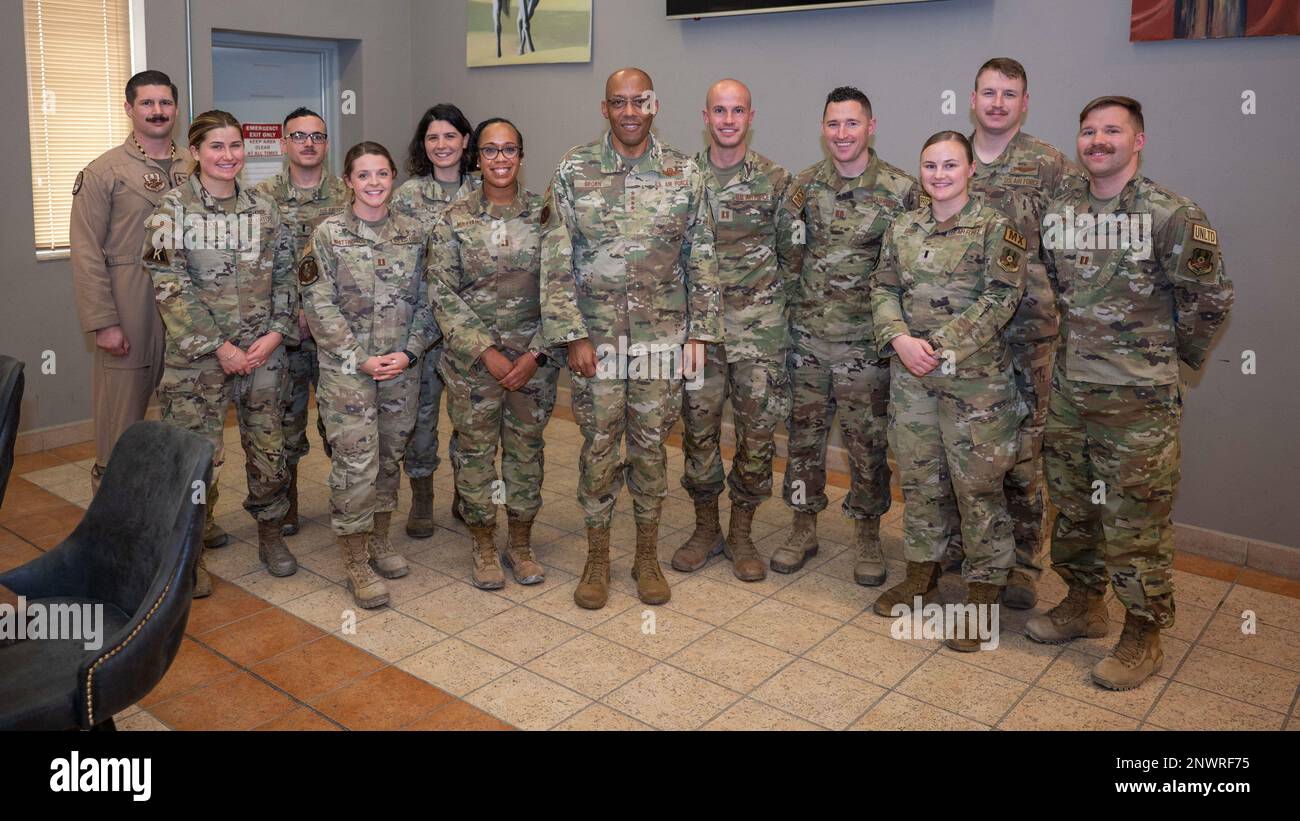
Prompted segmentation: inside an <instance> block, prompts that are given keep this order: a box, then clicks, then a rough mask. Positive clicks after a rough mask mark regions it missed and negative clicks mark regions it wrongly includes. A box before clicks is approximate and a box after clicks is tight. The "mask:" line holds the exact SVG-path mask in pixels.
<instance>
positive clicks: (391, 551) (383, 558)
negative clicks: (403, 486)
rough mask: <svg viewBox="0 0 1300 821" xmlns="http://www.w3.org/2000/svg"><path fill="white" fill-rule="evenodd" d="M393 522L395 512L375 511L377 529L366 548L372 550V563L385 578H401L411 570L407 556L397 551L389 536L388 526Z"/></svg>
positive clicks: (371, 535) (376, 570)
mask: <svg viewBox="0 0 1300 821" xmlns="http://www.w3.org/2000/svg"><path fill="white" fill-rule="evenodd" d="M392 523H393V512H392V511H391V510H390V511H386V512H384V513H378V512H376V513H375V529H374V531H373V532H372V533H371V534H370V541H369V542H368V543H367V544H366V549H367V550H368V551H369V552H370V565H371V567H373V568H374V569H375V572H376V573H378V574H379V575H381V576H383V577H384V578H385V579H400V578H402V577H403V576H405V575H406V574H407V573H409V572H410V570H411V566H410V565H409V564H407V563H406V557H405V556H403V555H402V554H401V553H398V552H397V548H395V547H393V542H392V541H391V540H390V539H389V538H388V528H389V527H391V526H392Z"/></svg>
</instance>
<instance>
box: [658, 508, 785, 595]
mask: <svg viewBox="0 0 1300 821" xmlns="http://www.w3.org/2000/svg"><path fill="white" fill-rule="evenodd" d="M755 510H757V508H752V507H745V506H744V505H738V504H736V503H735V502H732V504H731V521H730V522H728V523H727V540H726V542H725V543H724V546H723V552H724V553H726V554H727V558H728V559H731V573H732V575H734V576H735V577H736V578H737V579H740V580H741V581H742V582H761V581H762V580H763V579H766V578H767V565H766V564H764V563H763V557H762V556H760V555H758V548H756V547H754V540H753V539H752V538H750V535H749V530H750V528H751V527H753V525H754V511H755ZM678 552H680V551H678ZM673 567H677V557H675V556H674V557H673ZM678 569H679V570H680V569H681V568H678Z"/></svg>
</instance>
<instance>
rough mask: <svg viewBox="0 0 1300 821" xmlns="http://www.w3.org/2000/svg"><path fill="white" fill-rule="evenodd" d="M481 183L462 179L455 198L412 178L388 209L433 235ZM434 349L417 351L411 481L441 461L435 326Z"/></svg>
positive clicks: (407, 460) (428, 179)
mask: <svg viewBox="0 0 1300 821" xmlns="http://www.w3.org/2000/svg"><path fill="white" fill-rule="evenodd" d="M479 185H480V180H479V178H478V177H476V176H471V175H466V176H464V177H462V178H461V181H460V188H459V189H458V190H457V191H456V194H455V195H454V196H451V197H448V196H447V195H446V194H444V193H443V190H442V186H441V185H439V184H438V181H437V180H436V179H434V178H433V175H432V174H430V175H428V176H424V177H412V178H411V179H409V180H407V181H406V182H404V183H402V184H401V185H400V186H398V188H397V191H395V192H394V193H393V199H392V202H391V203H389V207H390V208H391V209H392V210H393V211H394V212H395V213H398V214H405V215H406V216H408V217H412V218H413V219H415V220H416V222H418V223H420V225H422V226H424V229H425V230H426V231H429V232H432V231H433V226H435V225H437V224H438V218H439V217H441V216H442V212H443V211H444V210H446V208H447V206H448V205H449V204H450V203H451V202H452V201H453V200H455V199H456V198H457V197H460V196H463V195H465V194H468V193H469V192H471V191H474V190H476V189H477V188H478V187H479ZM433 331H434V333H433V336H432V337H431V338H430V342H431V347H430V348H429V350H428V351H427V352H426V351H414V353H415V354H417V355H419V356H420V357H422V361H421V362H420V410H419V415H418V417H417V418H416V421H415V432H414V433H413V434H412V435H411V441H410V442H409V443H407V445H406V454H405V456H404V457H403V458H402V464H403V465H405V466H406V475H407V476H410V477H411V478H412V479H426V478H428V477H430V476H432V475H433V472H434V471H435V470H437V469H438V465H439V464H441V463H442V460H441V459H439V458H438V407H439V405H440V404H441V403H442V389H443V382H442V374H441V373H439V369H438V363H439V361H441V360H442V351H443V346H442V334H441V331H439V329H438V327H437V325H436V324H435V325H434V328H433ZM455 449H456V434H455V431H454V430H453V431H452V437H451V441H450V442H449V443H448V445H447V450H448V453H451V452H454V451H455Z"/></svg>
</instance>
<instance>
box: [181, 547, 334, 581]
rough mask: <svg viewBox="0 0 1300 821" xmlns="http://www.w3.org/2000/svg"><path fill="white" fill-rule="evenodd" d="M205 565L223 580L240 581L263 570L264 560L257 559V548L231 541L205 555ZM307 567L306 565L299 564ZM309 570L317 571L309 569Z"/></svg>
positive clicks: (210, 571)
mask: <svg viewBox="0 0 1300 821" xmlns="http://www.w3.org/2000/svg"><path fill="white" fill-rule="evenodd" d="M204 563H205V564H206V565H207V567H208V572H209V573H215V574H216V575H218V576H220V577H221V578H223V579H228V580H229V579H238V578H239V577H240V576H247V575H248V574H249V573H252V572H253V571H255V570H262V560H261V559H259V558H257V548H256V547H254V546H252V545H250V544H247V543H246V542H240V541H235V540H234V539H231V541H230V543H229V544H227V545H226V546H225V547H222V548H218V549H217V550H209V551H207V552H206V553H205V555H204ZM299 564H300V565H302V566H304V567H305V566H306V565H305V563H302V562H300V563H299ZM308 569H309V570H315V569H314V568H311V567H308Z"/></svg>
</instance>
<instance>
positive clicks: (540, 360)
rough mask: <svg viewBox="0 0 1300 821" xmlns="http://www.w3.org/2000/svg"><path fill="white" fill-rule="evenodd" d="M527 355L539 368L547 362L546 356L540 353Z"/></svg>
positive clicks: (533, 352)
mask: <svg viewBox="0 0 1300 821" xmlns="http://www.w3.org/2000/svg"><path fill="white" fill-rule="evenodd" d="M529 353H530V354H532V355H533V359H534V360H535V361H536V362H537V364H538V365H539V366H540V365H545V364H546V362H547V357H546V354H544V353H542V352H541V351H529Z"/></svg>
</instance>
